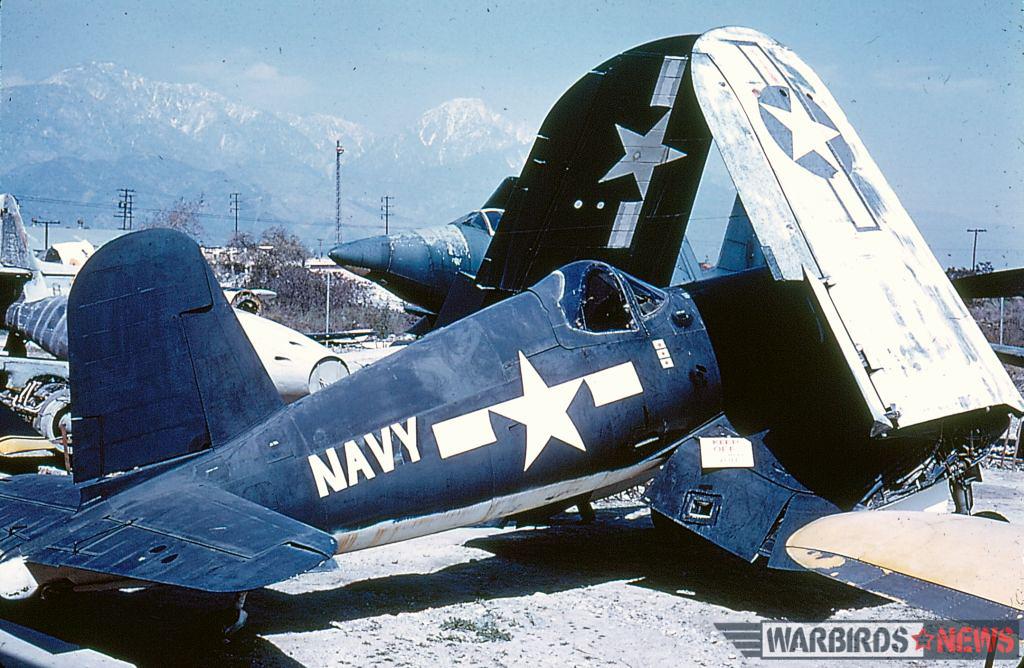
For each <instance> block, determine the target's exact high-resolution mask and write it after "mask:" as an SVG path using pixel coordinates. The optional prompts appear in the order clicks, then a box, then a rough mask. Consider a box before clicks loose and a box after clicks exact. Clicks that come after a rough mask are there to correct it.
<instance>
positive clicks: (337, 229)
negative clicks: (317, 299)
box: [328, 139, 345, 285]
mask: <svg viewBox="0 0 1024 668" xmlns="http://www.w3.org/2000/svg"><path fill="white" fill-rule="evenodd" d="M344 152H345V149H344V148H342V146H341V140H340V139H337V140H335V142H334V243H335V244H340V243H341V154H342V153H344ZM328 285H330V283H328Z"/></svg>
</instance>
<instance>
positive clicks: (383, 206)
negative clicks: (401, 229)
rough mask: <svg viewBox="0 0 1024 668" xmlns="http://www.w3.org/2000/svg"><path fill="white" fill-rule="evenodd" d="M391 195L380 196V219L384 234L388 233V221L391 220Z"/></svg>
mask: <svg viewBox="0 0 1024 668" xmlns="http://www.w3.org/2000/svg"><path fill="white" fill-rule="evenodd" d="M393 199H395V198H394V197H392V196H391V195H384V196H383V197H381V198H380V219H381V220H383V221H384V234H387V233H388V223H389V222H390V220H391V200H393Z"/></svg>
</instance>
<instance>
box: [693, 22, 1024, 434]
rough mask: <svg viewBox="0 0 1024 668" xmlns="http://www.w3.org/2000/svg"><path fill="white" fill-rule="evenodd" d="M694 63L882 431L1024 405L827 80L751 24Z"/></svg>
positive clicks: (789, 273)
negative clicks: (968, 412) (831, 91)
mask: <svg viewBox="0 0 1024 668" xmlns="http://www.w3.org/2000/svg"><path fill="white" fill-rule="evenodd" d="M692 63H693V65H692V67H693V75H694V76H693V79H694V88H695V90H696V93H697V98H698V100H699V101H700V104H701V108H702V110H703V112H704V114H705V117H706V119H707V122H708V125H709V126H710V128H711V131H712V135H713V136H714V138H715V140H716V142H717V143H718V146H719V148H720V150H721V152H722V156H723V158H724V159H725V163H726V166H727V167H728V169H729V172H730V174H731V176H732V178H733V181H734V183H735V185H736V188H737V190H738V192H739V196H740V198H741V199H742V201H743V204H744V206H745V207H746V210H747V213H748V215H749V217H750V221H751V223H752V225H753V227H754V230H755V231H756V233H757V236H758V239H759V241H760V243H761V244H762V247H763V248H764V250H765V255H766V260H767V262H768V265H769V267H770V268H771V269H772V272H773V274H774V276H775V278H776V279H778V280H798V281H803V280H806V281H809V282H811V283H812V284H814V285H812V288H813V290H812V292H813V294H814V298H815V299H816V300H817V301H818V302H819V303H820V304H821V306H822V311H823V312H824V313H825V314H826V317H828V318H829V321H830V325H831V327H832V329H833V331H834V332H835V334H836V336H837V337H838V338H839V340H840V345H841V347H843V348H844V352H846V353H847V359H848V360H849V361H850V365H851V368H852V369H853V371H854V375H855V376H857V377H858V380H859V381H864V382H861V388H862V391H863V393H864V398H865V401H866V402H867V404H868V406H869V408H870V409H871V411H872V413H873V414H874V415H875V416H876V423H877V424H876V427H877V428H879V429H881V428H882V427H887V426H888V424H891V425H892V426H894V427H907V426H910V425H914V424H920V423H923V422H928V421H931V420H935V419H938V418H942V417H946V416H951V415H956V414H960V413H964V412H967V411H971V410H977V409H984V408H988V407H995V406H1000V405H1006V406H1008V407H1010V408H1012V409H1013V410H1016V411H1020V410H1022V409H1024V401H1022V399H1021V396H1020V394H1019V393H1018V392H1017V390H1016V388H1015V387H1014V386H1013V384H1012V382H1011V381H1010V379H1009V377H1008V376H1007V375H1006V372H1005V371H1004V369H1003V367H1002V365H1001V364H1000V363H999V361H998V360H997V359H996V356H995V354H994V353H993V352H992V350H991V348H990V347H989V345H988V343H987V341H986V340H985V338H984V336H983V335H982V333H981V330H980V329H979V328H978V326H977V324H976V323H975V322H974V320H973V319H972V318H971V316H970V314H969V313H968V311H967V309H966V307H965V306H964V304H963V302H962V301H961V299H960V297H959V296H958V295H957V294H956V291H955V290H954V289H953V287H952V285H951V284H950V282H949V281H948V280H947V278H946V276H945V273H944V272H943V270H942V267H941V266H940V265H939V263H938V262H937V261H936V259H935V257H934V256H933V255H932V253H931V251H930V250H929V249H928V246H927V244H926V243H925V241H924V238H923V237H922V236H921V234H920V232H919V231H918V229H917V227H916V226H915V225H914V223H913V221H912V220H911V219H910V216H909V215H908V214H907V212H906V210H905V209H904V208H903V206H902V204H900V202H899V200H898V199H897V197H896V195H895V193H894V192H893V191H892V189H891V188H890V186H889V184H888V183H887V182H886V181H885V178H884V177H883V176H882V173H881V172H880V171H879V169H878V166H877V165H876V164H875V163H874V161H873V160H872V159H871V157H870V156H869V155H868V153H867V150H866V149H865V148H864V146H863V144H862V143H861V141H860V138H859V137H858V136H857V133H856V132H855V131H854V130H853V128H852V127H851V126H850V124H849V122H848V120H847V119H846V116H845V114H844V113H843V112H842V110H841V109H840V108H839V105H838V104H837V103H836V101H835V99H834V98H833V97H832V95H831V94H830V93H829V91H828V89H827V88H826V87H825V85H824V84H823V83H822V82H821V80H820V79H819V78H818V77H817V75H816V74H815V73H814V72H813V71H812V70H811V69H810V68H809V67H808V66H807V65H806V64H805V63H804V62H803V61H802V60H800V58H799V57H797V56H796V54H794V53H793V52H792V51H790V50H789V49H788V48H786V47H784V46H782V45H780V44H779V43H778V42H775V41H774V40H772V39H771V38H769V37H767V36H765V35H763V34H761V33H758V32H756V31H753V30H749V29H746V28H720V29H717V30H712V31H710V32H708V33H705V34H704V35H703V36H701V37H700V39H698V41H697V43H696V45H695V46H694V52H693V60H692ZM826 302H830V303H826ZM858 367H859V368H858ZM886 423H888V424H886Z"/></svg>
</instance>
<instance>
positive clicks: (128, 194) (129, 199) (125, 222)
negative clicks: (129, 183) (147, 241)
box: [117, 188, 135, 230]
mask: <svg viewBox="0 0 1024 668" xmlns="http://www.w3.org/2000/svg"><path fill="white" fill-rule="evenodd" d="M118 192H119V193H121V199H120V201H119V202H118V203H117V208H118V211H119V212H120V213H119V215H120V217H121V229H122V230H130V229H132V203H133V202H134V201H135V191H134V190H132V189H131V188H121V189H120V190H118Z"/></svg>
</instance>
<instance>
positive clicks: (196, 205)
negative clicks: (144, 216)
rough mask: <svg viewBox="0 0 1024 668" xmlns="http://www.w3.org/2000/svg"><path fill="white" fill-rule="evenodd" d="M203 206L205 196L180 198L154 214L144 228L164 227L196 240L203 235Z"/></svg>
mask: <svg viewBox="0 0 1024 668" xmlns="http://www.w3.org/2000/svg"><path fill="white" fill-rule="evenodd" d="M202 208H203V196H202V195H200V196H199V198H198V199H186V198H184V197H182V198H180V199H179V200H178V201H177V202H175V204H174V205H173V206H171V207H170V208H168V209H164V210H163V211H159V212H157V213H155V214H153V217H152V218H150V219H149V221H148V222H147V223H146V224H145V225H143V226H142V227H143V228H154V227H164V228H167V229H171V230H177V231H179V232H183V233H184V234H187V235H189V236H190V237H192V238H193V239H195V240H196V241H198V240H199V238H200V237H202V235H203V225H202V223H200V222H199V212H200V211H201V210H202Z"/></svg>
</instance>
